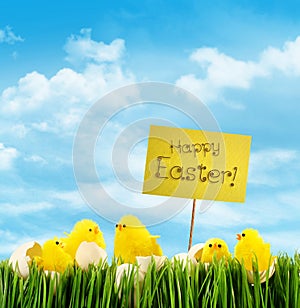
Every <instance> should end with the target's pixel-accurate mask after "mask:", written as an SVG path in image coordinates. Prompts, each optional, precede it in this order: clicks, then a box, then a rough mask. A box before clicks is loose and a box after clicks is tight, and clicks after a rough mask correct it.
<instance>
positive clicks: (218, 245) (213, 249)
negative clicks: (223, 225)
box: [201, 238, 230, 263]
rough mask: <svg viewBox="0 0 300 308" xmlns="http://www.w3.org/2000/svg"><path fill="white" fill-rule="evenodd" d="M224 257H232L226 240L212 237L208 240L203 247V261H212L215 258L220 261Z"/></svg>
mask: <svg viewBox="0 0 300 308" xmlns="http://www.w3.org/2000/svg"><path fill="white" fill-rule="evenodd" d="M223 257H225V258H229V257H230V252H229V249H228V246H227V244H226V243H225V241H223V240H222V239H219V238H211V239H209V240H207V241H206V243H205V245H204V247H203V252H202V256H201V262H203V263H212V261H213V259H214V258H215V259H216V260H218V261H219V260H221V259H222V258H223Z"/></svg>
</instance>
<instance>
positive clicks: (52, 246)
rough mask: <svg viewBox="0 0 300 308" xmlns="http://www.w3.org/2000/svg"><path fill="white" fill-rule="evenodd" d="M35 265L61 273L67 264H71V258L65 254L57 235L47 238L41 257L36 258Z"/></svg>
mask: <svg viewBox="0 0 300 308" xmlns="http://www.w3.org/2000/svg"><path fill="white" fill-rule="evenodd" d="M36 261H37V265H38V266H39V267H42V268H43V269H44V270H48V271H56V272H60V273H63V272H64V271H65V270H66V268H67V267H68V266H69V265H72V264H73V259H72V258H71V256H70V255H69V254H67V253H66V252H65V251H64V250H63V248H62V244H61V242H60V241H59V240H58V238H57V237H55V238H54V239H51V240H48V241H46V242H45V243H44V245H43V248H42V257H37V258H36Z"/></svg>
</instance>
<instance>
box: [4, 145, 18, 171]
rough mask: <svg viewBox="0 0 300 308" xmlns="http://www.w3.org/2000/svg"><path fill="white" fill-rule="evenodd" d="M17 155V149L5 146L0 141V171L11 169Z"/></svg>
mask: <svg viewBox="0 0 300 308" xmlns="http://www.w3.org/2000/svg"><path fill="white" fill-rule="evenodd" d="M17 156H18V151H17V150H16V149H15V148H12V147H5V146H4V144H3V143H0V171H1V170H9V169H11V168H12V166H13V161H14V159H15V158H16V157H17Z"/></svg>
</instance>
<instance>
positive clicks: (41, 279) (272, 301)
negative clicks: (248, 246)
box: [0, 254, 300, 308]
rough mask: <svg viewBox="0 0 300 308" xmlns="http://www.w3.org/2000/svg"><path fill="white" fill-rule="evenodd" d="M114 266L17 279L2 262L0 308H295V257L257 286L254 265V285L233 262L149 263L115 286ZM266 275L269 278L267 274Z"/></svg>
mask: <svg viewBox="0 0 300 308" xmlns="http://www.w3.org/2000/svg"><path fill="white" fill-rule="evenodd" d="M117 264H118V263H117V262H116V261H113V262H112V264H111V265H110V266H109V265H107V264H101V265H99V266H97V267H96V266H90V267H89V268H88V270H87V271H83V270H81V269H80V268H77V267H69V268H68V269H67V270H66V271H65V272H64V273H63V274H54V275H52V276H51V275H50V274H47V273H45V272H43V271H42V270H40V269H38V268H37V266H36V265H35V264H32V265H31V266H30V275H29V277H28V278H27V279H23V278H20V277H19V276H18V275H17V274H16V273H15V272H14V271H13V270H12V268H11V266H10V265H9V264H8V262H7V261H2V262H0V307H16V308H18V307H21V308H22V307H43V308H51V307H72V308H73V307H74V308H76V307H78V308H91V307H107V308H110V307H116V308H117V307H140V308H146V307H158V308H159V307H170V308H173V307H174V308H175V307H176V308H177V307H179V308H187V307H191V308H192V307H212V308H218V307H222V308H223V307H225V308H227V307H228V308H235V307H245V308H246V307H251V308H252V307H253V308H254V307H259V308H260V307H287V308H288V307H300V276H299V273H300V256H299V254H295V256H294V257H289V256H287V255H285V254H282V255H280V256H279V257H278V258H277V264H276V270H275V273H274V275H273V276H272V277H271V278H270V279H267V280H266V281H265V282H264V283H260V276H259V272H258V270H257V266H256V265H255V264H254V267H253V271H254V283H253V284H251V283H249V282H248V278H247V271H246V270H245V268H244V266H243V264H240V263H239V262H238V261H237V260H235V259H233V260H221V261H219V262H218V261H216V260H214V261H213V263H212V264H210V265H208V266H207V265H204V264H202V263H198V264H197V265H193V264H192V263H190V264H185V265H184V264H183V263H182V262H180V261H178V262H174V263H171V262H166V263H165V264H164V265H163V266H162V267H161V268H160V269H159V270H156V266H155V263H154V262H153V263H152V264H150V266H149V268H148V271H147V273H146V274H145V277H144V280H143V281H138V279H139V275H138V272H137V268H136V267H133V270H132V271H131V272H128V273H127V274H126V275H124V276H123V277H122V279H121V283H120V285H119V286H117V285H116V283H115V279H116V269H117ZM267 276H268V275H267Z"/></svg>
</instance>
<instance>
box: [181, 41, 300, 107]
mask: <svg viewBox="0 0 300 308" xmlns="http://www.w3.org/2000/svg"><path fill="white" fill-rule="evenodd" d="M299 52H300V36H299V37H297V38H296V39H295V41H287V42H285V43H284V46H283V48H282V49H278V48H275V47H268V48H266V49H265V50H263V51H262V52H261V54H260V55H259V60H258V61H256V62H255V61H242V60H238V59H235V58H233V57H230V56H228V55H226V54H224V53H222V52H220V51H219V50H218V49H216V48H208V47H203V48H198V49H196V50H195V51H194V52H193V53H192V54H191V55H190V60H191V61H193V62H195V63H196V64H197V65H198V66H199V75H200V74H202V75H204V76H203V77H199V76H197V75H195V74H187V75H183V76H181V77H180V78H178V80H177V81H176V84H177V85H178V86H181V87H183V88H185V89H187V90H189V91H191V92H193V93H195V94H196V95H198V96H199V97H200V98H201V99H202V100H203V101H204V102H205V103H208V102H211V101H216V100H220V97H221V93H222V91H223V90H224V89H226V88H237V89H249V88H250V87H251V84H252V82H253V80H254V79H256V78H265V77H269V76H271V74H272V73H273V71H274V70H278V71H280V72H282V73H283V74H286V75H296V76H299V75H300V64H299Z"/></svg>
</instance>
